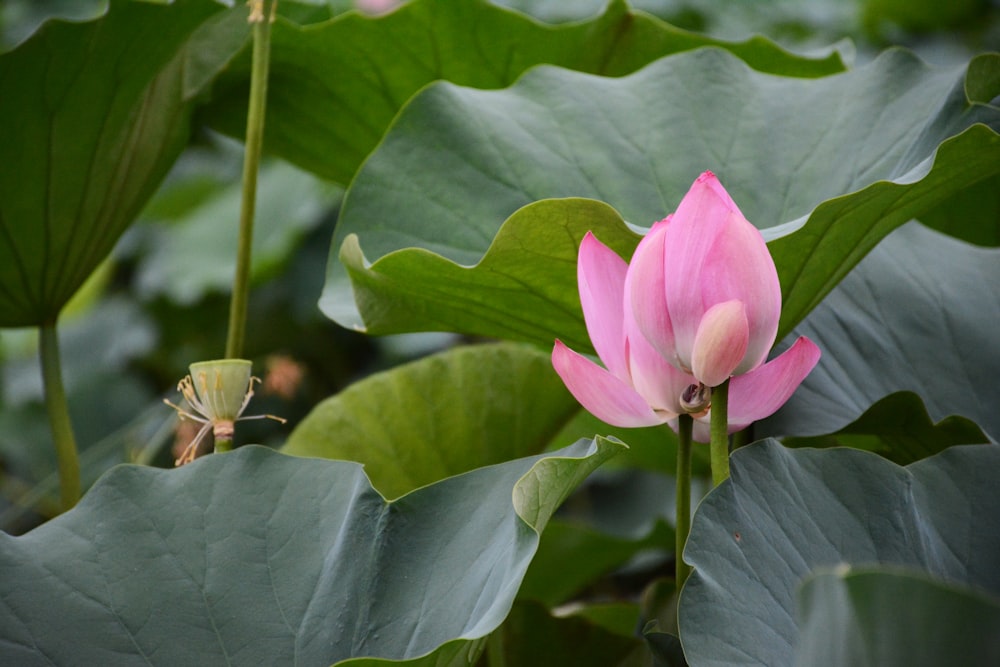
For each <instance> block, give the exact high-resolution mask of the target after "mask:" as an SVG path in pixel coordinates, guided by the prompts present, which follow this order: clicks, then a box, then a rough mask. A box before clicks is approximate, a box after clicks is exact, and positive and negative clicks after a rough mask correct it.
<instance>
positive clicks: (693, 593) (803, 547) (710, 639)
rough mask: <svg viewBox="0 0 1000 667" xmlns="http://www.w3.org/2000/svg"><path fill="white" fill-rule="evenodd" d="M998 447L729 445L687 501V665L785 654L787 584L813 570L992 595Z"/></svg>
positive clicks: (790, 621) (748, 661)
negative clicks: (909, 573)
mask: <svg viewBox="0 0 1000 667" xmlns="http://www.w3.org/2000/svg"><path fill="white" fill-rule="evenodd" d="M998 469H1000V447H997V446H995V445H974V446H963V447H952V448H950V449H947V450H945V451H944V452H942V453H940V454H938V455H936V456H933V457H931V458H927V459H923V460H921V461H918V462H916V463H913V464H911V465H909V466H907V467H905V468H904V467H900V466H897V465H895V464H893V463H891V462H889V461H886V460H885V459H883V458H881V457H879V456H877V455H874V454H871V453H868V452H861V451H857V450H852V449H827V450H814V449H786V448H784V447H782V446H781V444H780V443H778V442H777V441H775V440H764V441H760V442H757V443H755V444H753V445H749V446H747V447H743V448H741V449H739V450H737V451H736V452H735V453H734V454H733V456H732V461H731V477H730V479H729V480H728V481H726V482H724V483H723V484H721V485H720V486H718V487H717V488H716V489H714V490H713V491H712V492H711V493H709V495H708V496H706V498H705V499H704V500H703V501H702V502H701V504H700V505H699V506H698V510H697V512H696V513H695V516H694V519H693V521H692V527H691V534H690V538H689V540H688V544H687V548H686V549H685V552H684V556H685V560H686V561H687V562H689V563H690V564H691V565H693V566H694V573H693V574H692V575H691V578H690V579H688V582H687V584H686V585H685V587H684V590H683V591H682V593H681V598H680V609H679V618H680V636H681V641H682V642H683V645H684V652H685V654H686V656H687V659H688V661H689V662H690V664H691V665H692V667H698V666H700V665H731V666H735V665H761V664H764V665H769V666H771V667H782V666H786V665H792V664H793V661H794V659H795V651H796V647H797V646H798V645H799V641H800V637H799V627H798V626H797V624H796V621H795V615H794V611H795V590H796V588H797V587H798V585H799V584H800V583H801V582H802V580H803V579H804V578H805V577H807V576H808V575H809V574H810V572H811V571H812V570H815V569H817V568H822V567H834V566H837V565H839V564H841V563H847V564H850V565H855V564H857V565H878V564H884V565H897V566H905V567H910V568H916V569H918V570H921V571H924V572H926V573H927V574H929V575H931V576H934V577H937V578H941V579H946V580H949V581H952V582H956V583H959V584H964V585H966V586H971V587H975V588H977V589H981V590H983V591H986V592H989V593H991V594H993V595H998V594H1000V530H997V523H996V521H995V517H996V516H997V513H998V512H1000V494H997V493H996V479H995V477H996V475H995V473H996V470H998Z"/></svg>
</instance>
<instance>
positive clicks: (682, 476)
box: [674, 415, 694, 591]
mask: <svg viewBox="0 0 1000 667" xmlns="http://www.w3.org/2000/svg"><path fill="white" fill-rule="evenodd" d="M693 428H694V419H692V418H691V415H681V416H680V417H678V420H677V521H676V525H677V530H676V531H675V533H674V554H675V560H676V564H675V569H674V581H675V587H676V589H677V590H678V591H680V589H681V587H682V586H683V585H684V582H685V581H687V578H688V575H689V574H691V566H690V565H688V564H687V563H685V562H684V559H683V557H682V556H683V554H684V545H685V544H687V538H688V533H690V532H691V431H692V429H693Z"/></svg>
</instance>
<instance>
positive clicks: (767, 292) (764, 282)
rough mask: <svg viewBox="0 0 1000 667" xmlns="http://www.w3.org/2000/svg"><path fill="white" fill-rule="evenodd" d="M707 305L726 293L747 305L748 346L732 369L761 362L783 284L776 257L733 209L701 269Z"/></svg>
mask: <svg viewBox="0 0 1000 667" xmlns="http://www.w3.org/2000/svg"><path fill="white" fill-rule="evenodd" d="M702 287H703V293H702V294H703V297H704V299H705V304H706V306H710V305H713V304H715V303H721V302H723V301H728V300H730V299H737V300H739V301H742V302H743V304H744V305H745V307H746V316H747V323H748V327H749V332H750V338H749V343H748V346H747V352H746V356H745V358H744V359H743V360H742V363H741V364H740V365H739V366H738V367H737V368H736V369H735V370H734V374H737V375H739V374H741V373H745V372H747V371H749V370H751V369H753V368H756V367H757V366H759V365H760V364H761V363H762V362H763V361H764V359H766V358H767V354H768V352H769V351H770V349H771V346H772V345H773V344H774V338H775V335H776V334H777V331H778V319H779V317H780V315H781V286H780V284H779V282H778V272H777V270H776V269H775V266H774V260H772V259H771V254H770V252H769V251H768V249H767V245H766V244H765V243H764V239H763V237H762V236H761V235H760V232H759V231H758V230H757V228H755V227H754V226H753V225H751V224H750V223H749V222H747V221H746V220H745V219H744V218H743V217H742V216H741V215H739V214H736V213H733V214H731V215H730V216H729V217H728V219H727V220H726V224H725V227H724V229H723V231H722V232H721V233H720V234H719V235H718V236H717V237H716V239H715V244H714V245H713V247H712V249H711V252H710V253H709V255H708V257H707V260H706V264H705V267H704V270H703V273H702Z"/></svg>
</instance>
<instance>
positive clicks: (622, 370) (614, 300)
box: [577, 232, 628, 380]
mask: <svg viewBox="0 0 1000 667" xmlns="http://www.w3.org/2000/svg"><path fill="white" fill-rule="evenodd" d="M627 270H628V264H626V263H625V260H623V259H622V258H621V257H619V256H618V255H617V253H615V251H613V250H611V249H610V248H608V247H607V246H606V245H604V244H603V243H601V242H600V241H598V240H597V238H596V237H594V235H593V234H591V233H590V232H587V234H586V236H584V237H583V241H582V242H581V243H580V255H579V261H578V262H577V282H578V283H579V287H580V304H581V305H582V306H583V319H584V321H585V322H586V324H587V333H588V334H589V335H590V342H591V343H593V345H594V350H596V351H597V356H598V357H600V358H601V361H603V362H604V365H605V366H607V367H608V370H609V371H611V373H612V374H614V375H615V376H616V377H618V378H620V379H622V380H625V379H627V378H628V361H627V360H626V358H625V334H624V332H623V330H622V320H623V317H624V294H625V273H626V271H627Z"/></svg>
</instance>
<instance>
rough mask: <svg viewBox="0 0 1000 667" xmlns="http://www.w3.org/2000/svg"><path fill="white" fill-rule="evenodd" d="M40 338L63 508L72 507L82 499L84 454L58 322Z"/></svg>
mask: <svg viewBox="0 0 1000 667" xmlns="http://www.w3.org/2000/svg"><path fill="white" fill-rule="evenodd" d="M38 342H39V345H38V349H39V354H40V355H41V358H42V381H43V382H44V384H45V408H46V410H48V413H49V425H50V426H51V428H52V440H53V442H54V443H55V446H56V460H57V462H58V467H59V491H60V496H61V498H62V507H63V510H68V509H70V508H72V507H73V506H74V505H76V501H78V500H79V499H80V458H79V455H78V454H77V451H76V438H74V437H73V424H72V423H71V421H70V418H69V406H68V405H67V403H66V391H65V390H64V389H63V383H62V365H61V364H60V362H59V337H58V335H57V334H56V325H55V323H54V322H53V323H51V324H45V325H42V326H41V327H40V328H39V330H38Z"/></svg>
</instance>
